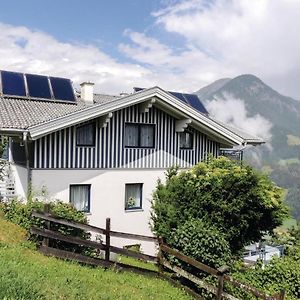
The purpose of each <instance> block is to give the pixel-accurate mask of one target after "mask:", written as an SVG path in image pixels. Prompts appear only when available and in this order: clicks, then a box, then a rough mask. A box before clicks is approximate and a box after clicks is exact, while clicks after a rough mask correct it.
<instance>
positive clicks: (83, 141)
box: [76, 123, 96, 147]
mask: <svg viewBox="0 0 300 300" xmlns="http://www.w3.org/2000/svg"><path fill="white" fill-rule="evenodd" d="M95 127H96V124H95V123H89V124H85V125H81V126H77V127H76V146H87V147H94V146H95Z"/></svg>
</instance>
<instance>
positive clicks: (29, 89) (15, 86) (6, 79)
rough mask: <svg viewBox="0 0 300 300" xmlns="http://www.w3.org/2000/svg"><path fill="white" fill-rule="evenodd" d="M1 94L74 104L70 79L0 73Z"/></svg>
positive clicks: (7, 72)
mask: <svg viewBox="0 0 300 300" xmlns="http://www.w3.org/2000/svg"><path fill="white" fill-rule="evenodd" d="M0 75H1V94H2V95H3V96H8V97H24V98H29V99H38V100H45V101H52V100H58V101H67V102H75V101H76V98H75V94H74V90H73V86H72V83H71V80H70V79H66V78H59V77H48V76H43V75H34V74H23V73H17V72H9V71H0Z"/></svg>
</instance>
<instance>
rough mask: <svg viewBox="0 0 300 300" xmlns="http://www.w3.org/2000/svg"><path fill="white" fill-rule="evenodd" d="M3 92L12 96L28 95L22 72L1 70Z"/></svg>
mask: <svg viewBox="0 0 300 300" xmlns="http://www.w3.org/2000/svg"><path fill="white" fill-rule="evenodd" d="M1 80H2V93H3V95H11V96H26V91H25V83H24V76H23V74H22V73H16V72H8V71H1Z"/></svg>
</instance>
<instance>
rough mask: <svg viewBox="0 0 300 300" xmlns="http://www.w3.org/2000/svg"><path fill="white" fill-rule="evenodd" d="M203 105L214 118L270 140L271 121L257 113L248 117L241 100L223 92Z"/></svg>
mask: <svg viewBox="0 0 300 300" xmlns="http://www.w3.org/2000/svg"><path fill="white" fill-rule="evenodd" d="M205 107H206V108H207V110H208V111H209V113H210V115H211V116H212V117H214V118H215V119H217V120H219V121H221V122H223V123H225V124H228V125H232V126H234V127H236V128H239V129H241V130H244V131H245V132H248V133H249V134H251V135H253V136H258V137H261V138H263V139H264V140H265V141H267V142H268V141H270V140H271V137H272V134H271V128H272V123H271V122H270V121H269V120H267V119H265V118H263V117H262V116H261V115H259V114H256V115H254V116H253V117H249V115H248V114H247V110H246V107H245V102H244V101H243V100H241V99H237V98H234V97H233V96H231V95H228V94H225V95H222V97H219V98H215V99H214V100H212V101H208V102H207V103H205ZM224 108H226V109H224Z"/></svg>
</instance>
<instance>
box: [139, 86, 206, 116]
mask: <svg viewBox="0 0 300 300" xmlns="http://www.w3.org/2000/svg"><path fill="white" fill-rule="evenodd" d="M142 90H144V89H143V88H139V87H135V88H134V91H135V92H140V91H142ZM169 93H170V94H172V95H173V96H175V97H176V98H178V99H179V100H181V101H183V102H184V103H186V104H188V105H190V106H192V107H193V108H195V109H196V110H198V111H200V112H201V113H203V114H208V111H207V110H206V108H205V107H204V105H203V104H202V102H201V101H200V99H199V97H198V96H197V95H195V94H185V93H178V92H170V91H169Z"/></svg>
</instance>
